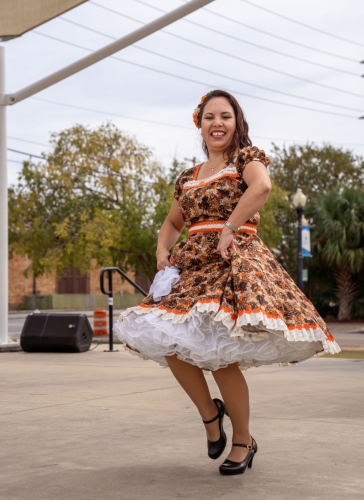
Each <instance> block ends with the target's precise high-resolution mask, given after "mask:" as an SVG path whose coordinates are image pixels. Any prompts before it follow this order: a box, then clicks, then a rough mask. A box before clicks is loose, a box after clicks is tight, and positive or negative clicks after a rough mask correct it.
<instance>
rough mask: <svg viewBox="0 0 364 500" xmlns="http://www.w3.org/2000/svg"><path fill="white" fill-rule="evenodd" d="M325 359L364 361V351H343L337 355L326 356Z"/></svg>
mask: <svg viewBox="0 0 364 500" xmlns="http://www.w3.org/2000/svg"><path fill="white" fill-rule="evenodd" d="M323 357H324V358H344V359H364V351H341V352H338V353H337V354H334V355H332V354H325V355H324V356H323Z"/></svg>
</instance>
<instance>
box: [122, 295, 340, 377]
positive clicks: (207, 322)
mask: <svg viewBox="0 0 364 500" xmlns="http://www.w3.org/2000/svg"><path fill="white" fill-rule="evenodd" d="M218 308H219V304H217V303H214V302H210V303H198V304H196V305H195V306H194V308H192V310H191V311H189V313H188V314H184V315H178V314H174V313H172V312H167V311H164V310H162V309H158V308H153V309H152V310H150V309H149V308H145V307H141V306H136V307H132V308H129V309H128V310H126V311H125V312H123V313H122V314H121V315H120V318H119V320H118V322H117V323H116V324H115V327H114V329H115V333H116V334H117V335H118V337H119V339H120V340H121V341H122V342H123V343H124V344H125V347H126V348H130V349H132V350H131V351H130V352H132V353H134V354H138V355H139V356H140V357H142V358H143V359H151V360H153V361H155V362H157V363H159V364H160V365H161V366H167V363H166V360H165V356H171V355H173V354H177V356H178V358H179V359H181V360H183V361H186V362H188V363H190V364H193V365H195V366H198V367H200V368H203V369H205V370H212V371H214V370H217V369H219V368H223V367H226V366H227V365H229V364H232V363H236V362H238V363H239V365H240V367H241V368H242V369H246V368H249V367H252V366H261V365H267V364H273V363H279V364H280V365H281V366H285V365H289V364H295V363H298V362H300V361H303V360H305V359H308V358H310V357H312V356H315V355H317V354H318V353H331V354H335V353H336V352H340V347H339V346H338V345H337V343H336V342H331V341H328V340H327V339H326V335H325V333H324V332H323V331H322V330H321V328H316V329H310V330H299V329H295V330H289V329H288V328H287V325H286V324H285V323H284V321H283V320H281V319H274V318H267V317H266V316H265V315H264V314H262V313H251V314H243V315H241V316H239V317H238V319H237V320H236V322H234V321H233V320H232V319H231V316H230V315H229V314H227V313H225V312H224V311H219V312H218V311H217V309H218Z"/></svg>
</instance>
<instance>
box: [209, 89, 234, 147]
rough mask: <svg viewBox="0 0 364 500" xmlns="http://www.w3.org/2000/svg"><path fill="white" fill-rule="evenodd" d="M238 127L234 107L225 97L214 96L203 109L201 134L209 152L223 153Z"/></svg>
mask: <svg viewBox="0 0 364 500" xmlns="http://www.w3.org/2000/svg"><path fill="white" fill-rule="evenodd" d="M235 129H236V119H235V113H234V109H233V107H232V106H231V104H230V103H229V101H228V100H227V99H226V98H225V97H213V98H212V99H210V100H209V101H208V102H207V103H206V105H205V107H204V110H203V113H202V118H201V134H202V137H203V139H204V141H205V142H206V145H207V148H208V150H209V153H223V152H224V151H225V150H226V148H227V147H228V145H229V144H230V142H231V140H232V138H233V137H234V133H235Z"/></svg>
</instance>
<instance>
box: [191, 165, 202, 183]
mask: <svg viewBox="0 0 364 500" xmlns="http://www.w3.org/2000/svg"><path fill="white" fill-rule="evenodd" d="M201 166H202V163H199V164H198V165H197V166H196V170H195V173H194V174H193V180H194V181H197V176H198V173H199V171H200V168H201Z"/></svg>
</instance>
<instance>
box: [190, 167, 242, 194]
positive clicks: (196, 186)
mask: <svg viewBox="0 0 364 500" xmlns="http://www.w3.org/2000/svg"><path fill="white" fill-rule="evenodd" d="M199 167H200V165H199ZM221 172H222V173H221V175H219V176H218V175H217V174H216V177H213V176H210V177H206V179H201V180H199V181H198V180H197V179H195V178H194V179H193V181H194V182H197V183H198V184H195V185H193V186H190V185H188V184H189V182H186V183H185V184H184V185H183V188H182V189H183V190H186V189H195V188H198V187H201V186H204V185H205V184H209V183H210V182H215V181H218V180H220V179H222V178H223V177H230V178H231V179H237V178H238V177H240V175H239V174H238V173H237V172H236V173H224V172H223V171H222V170H221ZM197 175H198V172H197ZM197 175H196V177H197ZM194 177H195V176H194ZM211 177H213V179H212V178H211Z"/></svg>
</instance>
